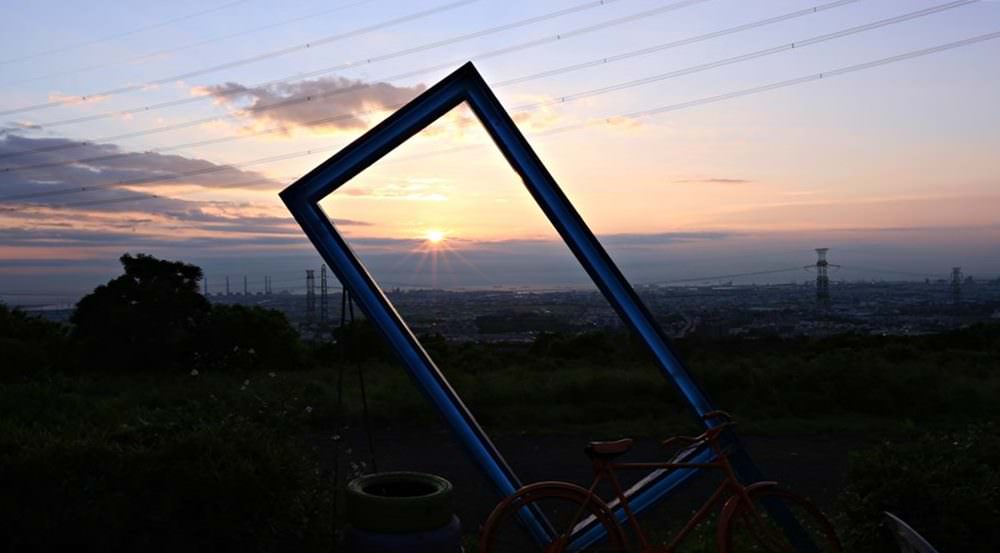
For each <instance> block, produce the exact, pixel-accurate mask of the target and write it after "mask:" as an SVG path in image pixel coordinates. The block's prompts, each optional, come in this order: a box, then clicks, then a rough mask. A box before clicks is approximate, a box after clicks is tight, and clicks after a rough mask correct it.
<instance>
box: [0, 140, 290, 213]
mask: <svg viewBox="0 0 1000 553" xmlns="http://www.w3.org/2000/svg"><path fill="white" fill-rule="evenodd" d="M68 146H72V147H68ZM119 183H122V184H128V183H135V185H134V186H135V187H136V188H139V187H147V188H148V187H153V186H155V185H157V184H161V183H162V184H180V183H183V184H193V185H197V186H202V187H205V188H227V187H233V186H237V185H238V186H245V187H272V188H274V189H275V190H277V189H278V188H280V187H281V186H282V183H279V182H277V181H275V180H272V179H269V178H267V177H265V176H263V175H261V174H260V173H256V172H254V171H244V170H241V169H237V168H235V167H230V166H228V165H220V164H217V163H213V162H211V161H208V160H204V159H199V158H191V157H185V156H180V155H166V154H158V153H155V152H125V151H123V150H122V149H121V148H120V147H118V146H117V145H115V144H92V143H84V142H76V141H73V140H69V139H66V138H31V137H26V136H21V135H17V134H3V135H0V198H11V197H16V196H18V195H20V194H35V193H47V192H58V191H60V190H68V189H71V188H77V189H78V188H80V187H97V189H96V190H94V191H92V192H88V193H87V196H86V198H85V199H86V200H88V201H89V200H99V199H102V198H108V199H110V198H115V197H120V196H121V194H120V192H117V193H116V192H115V191H114V188H115V187H116V185H117V184H119ZM37 201H39V202H41V203H45V204H59V203H64V202H66V201H67V198H66V197H62V196H60V195H55V196H49V197H47V198H42V199H39V200H37Z"/></svg>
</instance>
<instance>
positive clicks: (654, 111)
mask: <svg viewBox="0 0 1000 553" xmlns="http://www.w3.org/2000/svg"><path fill="white" fill-rule="evenodd" d="M998 37H1000V31H994V32H992V33H986V34H982V35H977V36H974V37H970V38H966V39H963V40H958V41H954V42H949V43H945V44H940V45H937V46H932V47H929V48H923V49H920V50H913V51H910V52H906V53H903V54H899V55H895V56H890V57H887V58H881V59H878V60H874V61H870V62H865V63H860V64H855V65H850V66H845V67H841V68H838V69H833V70H830V71H825V72H820V73H813V74H811V75H805V76H802V77H797V78H793V79H786V80H783V81H778V82H774V83H769V84H766V85H761V86H756V87H752V88H746V89H742V90H737V91H733V92H728V93H725V94H719V95H716V96H709V97H704V98H699V99H696V100H690V101H687V102H681V103H677V104H670V105H666V106H659V107H654V108H649V109H645V110H642V111H635V112H631V113H625V114H621V115H617V116H608V117H605V118H604V119H602V121H601V122H602V123H613V122H615V121H616V120H618V119H623V118H624V119H639V118H643V117H651V116H655V115H660V114H663V113H668V112H672V111H679V110H682V109H688V108H692V107H697V106H702V105H705V104H710V103H715V102H720V101H723V100H731V99H734V98H740V97H743V96H749V95H753V94H759V93H762V92H767V91H771V90H777V89H780V88H786V87H790V86H795V85H800V84H805V83H808V82H813V81H817V80H821V79H826V78H831V77H837V76H840V75H845V74H848V73H854V72H857V71H862V70H865V69H871V68H874V67H879V66H882V65H887V64H890V63H895V62H899V61H904V60H909V59H913V58H917V57H922V56H927V55H930V54H934V53H938V52H943V51H946V50H951V49H955V48H961V47H964V46H970V45H972V44H977V43H980V42H984V41H987V40H992V39H995V38H998ZM591 126H593V123H590V122H585V123H578V124H573V125H565V126H563V127H559V128H555V129H550V130H548V131H542V132H539V133H534V134H533V135H532V136H533V137H541V136H550V135H554V134H560V133H563V132H569V131H574V130H579V129H582V128H587V127H591ZM481 147H482V146H478V145H477V146H466V147H460V148H448V149H443V150H437V151H434V152H427V153H424V154H417V155H414V156H409V157H407V158H397V161H402V160H403V159H414V158H420V157H428V156H434V155H440V154H443V153H450V152H455V151H463V150H469V149H474V148H481ZM336 148H338V146H331V147H325V148H315V149H310V150H305V151H299V152H290V153H286V154H281V155H277V156H271V157H268V158H260V159H256V160H250V161H247V162H243V163H237V164H230V165H225V166H216V167H214V168H210V169H202V170H198V171H194V172H189V173H197V174H203V173H206V172H215V171H220V170H223V169H231V168H240V167H246V166H249V165H257V164H261V163H267V162H270V161H278V160H285V159H292V158H296V157H304V156H308V155H313V154H315V153H319V152H323V151H328V150H332V149H336ZM183 176H187V175H185V174H179V175H175V176H171V177H168V180H172V179H176V178H181V177H183ZM159 180H164V179H162V178H150V179H141V181H133V182H131V183H124V184H123V183H108V184H105V185H94V186H89V187H75V188H72V189H63V190H55V191H46V192H34V193H26V194H17V195H13V196H4V197H0V201H11V200H21V199H28V198H36V197H44V196H57V195H62V194H73V193H77V192H86V191H90V190H98V189H104V188H109V187H114V186H123V185H127V184H141V183H144V182H156V181H159ZM49 207H58V206H49Z"/></svg>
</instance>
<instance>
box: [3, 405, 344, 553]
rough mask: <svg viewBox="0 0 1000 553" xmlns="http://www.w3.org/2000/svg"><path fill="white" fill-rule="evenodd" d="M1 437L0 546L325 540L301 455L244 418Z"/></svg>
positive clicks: (326, 527) (319, 487)
mask: <svg viewBox="0 0 1000 553" xmlns="http://www.w3.org/2000/svg"><path fill="white" fill-rule="evenodd" d="M12 435H14V434H11V433H7V434H5V437H6V438H7V440H4V442H6V443H0V466H2V467H3V470H2V471H0V489H2V490H3V493H2V494H0V520H3V521H4V524H3V526H4V528H5V530H4V532H2V533H0V550H3V551H24V552H30V551H62V550H73V551H102V552H117V551H122V552H125V551H129V552H131V551H146V552H156V551H164V552H166V551H171V552H173V551H191V552H198V551H212V552H222V551H234V552H236V551H239V552H246V551H292V550H294V551H300V550H307V549H308V550H317V551H318V550H329V548H330V542H331V537H330V520H331V519H330V512H331V511H330V501H329V494H328V491H327V488H328V486H325V485H324V482H322V481H321V478H320V476H319V471H318V470H316V468H315V466H314V464H313V463H312V462H310V460H308V459H305V458H303V457H302V456H301V454H299V453H298V452H297V451H296V450H295V449H294V448H293V447H291V445H290V444H289V443H287V442H286V441H283V440H282V439H279V438H277V437H275V436H274V435H271V434H268V433H266V432H263V431H261V430H256V429H253V428H250V427H249V426H246V425H245V424H223V425H218V426H215V427H210V428H201V429H195V430H190V431H183V432H179V433H178V432H174V433H172V434H170V433H168V434H166V435H164V434H162V433H161V432H160V431H156V430H148V429H147V430H133V431H128V432H124V433H117V434H114V435H111V436H107V437H94V438H92V439H80V438H79V437H78V438H75V439H72V438H67V437H65V436H64V437H61V438H57V437H52V436H49V437H46V438H38V437H34V438H32V439H29V440H27V441H28V442H29V443H28V444H25V443H20V444H12V443H11V442H10V438H11V436H12Z"/></svg>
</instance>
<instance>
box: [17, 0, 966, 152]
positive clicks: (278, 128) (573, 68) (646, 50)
mask: <svg viewBox="0 0 1000 553" xmlns="http://www.w3.org/2000/svg"><path fill="white" fill-rule="evenodd" d="M856 1H858V0H840V1H838V2H833V3H832V4H825V5H823V6H817V7H814V8H810V9H807V10H799V11H797V12H792V13H791V14H785V15H782V16H778V17H775V18H769V19H766V20H763V21H760V22H756V24H750V25H755V26H759V25H760V24H765V23H766V24H770V23H774V22H776V21H784V20H787V19H788V18H790V17H792V16H796V17H797V16H801V15H806V14H811V13H816V12H817V11H818V10H819V9H829V8H831V7H835V5H836V6H840V5H844V4H846V3H853V2H856ZM975 1H977V0H960V1H958V2H951V3H950V4H946V5H945V6H939V7H937V8H929V9H926V10H919V11H918V12H913V13H910V14H905V15H903V16H899V17H895V18H889V19H886V20H881V21H878V22H875V23H870V24H867V25H861V26H858V27H854V28H851V29H847V30H844V31H839V32H837V33H829V34H826V35H820V36H819V37H813V38H811V39H806V40H803V41H797V42H792V43H788V44H786V45H783V46H779V47H776V48H770V49H766V50H761V51H758V52H754V53H752V54H746V55H743V56H736V57H734V58H728V59H725V60H720V61H716V62H713V63H709V64H702V65H698V66H693V67H689V68H686V69H681V70H679V71H674V72H671V73H667V74H661V75H657V76H653V77H646V78H644V79H640V80H638V81H633V82H631V83H622V84H617V85H613V86H612V87H608V89H607V90H605V89H594V90H590V91H585V92H582V93H577V94H573V95H569V96H561V97H559V98H558V99H556V100H553V101H548V102H539V103H536V104H526V105H524V106H518V107H515V108H513V111H518V110H529V109H535V108H539V107H544V106H549V105H556V104H560V103H564V102H567V101H572V100H577V99H580V98H585V97H588V96H593V95H597V94H604V93H607V92H613V91H616V90H621V89H624V88H630V87H632V86H639V85H643V84H648V83H651V82H655V81H658V80H663V79H667V78H674V77H679V76H682V75H688V74H691V73H695V72H698V71H705V70H707V69H713V68H716V67H721V66H723V65H728V64H731V63H737V62H740V61H747V60H750V59H755V58H758V57H763V56H766V55H772V54H777V53H779V52H784V51H786V50H790V49H793V48H796V47H799V48H801V47H804V46H809V45H812V44H817V43H819V42H823V41H826V40H832V39H834V38H840V37H843V36H847V35H849V34H855V33H859V32H862V31H867V30H870V29H874V28H877V27H880V26H885V25H890V24H892V23H899V22H902V21H906V20H908V19H914V18H916V17H922V16H926V15H930V14H932V13H936V12H938V11H942V10H944V9H950V8H953V7H957V6H959V5H964V4H967V3H970V2H975ZM675 6H676V5H675ZM619 21H620V20H619ZM746 28H747V25H740V26H738V27H733V28H730V29H725V30H723V31H718V32H715V33H708V34H706V35H701V37H692V38H689V39H685V40H682V41H674V42H672V43H667V44H666V45H659V46H655V47H653V48H644V49H641V50H636V51H633V52H627V53H625V54H620V55H617V56H612V57H605V58H600V59H598V60H595V62H586V63H584V64H576V65H571V66H565V67H562V68H556V69H552V70H549V71H545V72H542V73H536V74H534V75H529V76H526V77H519V78H516V79H512V80H508V81H502V82H500V83H491V86H494V87H496V86H504V84H511V83H514V82H518V83H520V82H524V81H528V80H532V79H536V78H541V77H546V76H549V75H554V74H558V73H566V72H568V71H576V70H579V69H583V68H585V67H592V66H594V65H601V64H606V63H614V62H617V61H622V60H624V59H628V58H631V57H635V56H638V55H646V54H648V53H651V52H654V51H660V50H663V49H665V48H667V47H675V46H680V45H683V44H690V43H691V42H693V41H695V40H697V39H701V38H702V37H711V38H714V37H717V36H720V33H724V34H729V32H735V31H733V29H738V30H745V29H746ZM504 50H508V49H504ZM390 80H392V79H390ZM359 88H361V86H354V87H346V88H340V89H337V90H333V91H330V92H327V93H323V94H317V95H313V96H306V97H303V98H297V99H289V100H285V101H279V102H273V103H271V104H266V105H263V106H258V107H255V111H256V112H257V113H260V112H263V111H269V110H272V109H275V108H282V107H289V106H292V105H297V104H302V103H306V102H311V101H315V100H318V99H321V98H326V97H331V96H335V95H339V94H344V93H346V92H352V91H355V90H358V89H359ZM403 105H405V103H399V104H396V105H393V106H387V108H388V109H397V108H399V107H402V106H403ZM377 112H378V110H369V111H367V112H362V113H351V112H349V113H342V114H337V115H333V116H329V117H324V118H321V119H316V120H312V121H307V122H305V123H303V124H302V126H305V127H312V126H321V125H325V124H328V123H332V122H335V121H341V120H348V119H353V118H355V117H357V116H358V115H371V114H375V113H377ZM236 117H237V116H236V115H229V116H220V117H209V118H204V119H200V120H196V121H194V122H189V123H180V124H175V125H171V126H170V127H169V128H170V129H175V128H177V127H178V126H179V125H184V126H188V125H189V124H192V123H194V124H201V123H205V122H209V121H214V120H221V119H230V118H236ZM285 131H286V127H285V126H284V125H276V126H274V127H270V128H267V129H261V130H258V131H254V132H251V133H245V134H240V135H237V136H226V137H220V138H214V139H208V140H201V141H196V142H187V143H183V144H178V145H174V146H165V147H159V148H152V149H149V150H146V152H157V153H158V152H165V151H170V150H176V149H181V148H189V147H200V146H206V145H212V144H220V143H224V142H231V141H236V140H243V139H246V138H251V137H255V136H262V135H266V134H271V133H276V132H285ZM18 153H20V152H18ZM8 155H10V154H8ZM130 155H133V153H132V152H121V153H116V154H108V155H103V156H95V157H89V158H79V159H70V160H60V161H51V162H46V163H38V164H34V165H23V166H17V167H4V168H3V169H0V172H9V171H23V170H28V169H40V168H44V167H56V166H61V165H72V164H80V163H90V162H95V161H107V160H111V159H118V158H122V157H127V156H130ZM0 157H2V156H0Z"/></svg>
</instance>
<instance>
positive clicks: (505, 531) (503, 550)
mask: <svg viewBox="0 0 1000 553" xmlns="http://www.w3.org/2000/svg"><path fill="white" fill-rule="evenodd" d="M594 510H595V507H594V505H593V504H589V505H588V504H584V502H583V501H582V500H581V498H579V497H574V496H566V495H563V496H559V495H554V494H553V495H549V494H546V493H545V492H544V491H543V492H541V493H534V494H530V495H527V496H525V497H523V498H521V500H519V501H516V502H514V503H511V504H510V505H509V506H508V508H507V509H505V510H504V512H503V513H501V514H500V515H499V516H498V517H497V518H496V519H495V520H494V521H493V525H492V527H491V528H490V530H489V532H488V534H489V538H488V542H489V543H484V544H482V547H483V552H484V553H486V552H488V553H529V552H535V553H562V552H570V551H581V552H584V551H585V552H587V553H605V552H607V553H621V552H623V551H624V549H623V548H622V547H621V544H620V543H618V542H616V541H610V542H609V541H604V542H601V543H598V544H595V545H593V546H591V547H587V548H585V549H579V548H573V546H572V538H573V536H572V532H573V529H574V528H575V527H576V526H577V525H578V523H579V522H580V521H582V520H586V519H587V518H588V517H590V516H591V515H592V514H593V512H594ZM528 512H531V513H538V514H541V515H542V516H544V517H545V519H547V520H548V522H549V524H550V525H551V527H552V529H554V530H555V532H556V534H555V537H554V539H553V540H552V541H551V542H550V543H546V544H539V543H538V541H536V540H535V539H534V537H533V535H532V534H531V532H530V531H529V530H528V527H527V525H526V524H524V522H523V520H521V517H522V516H524V514H526V513H528ZM485 535H486V532H484V536H485Z"/></svg>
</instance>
